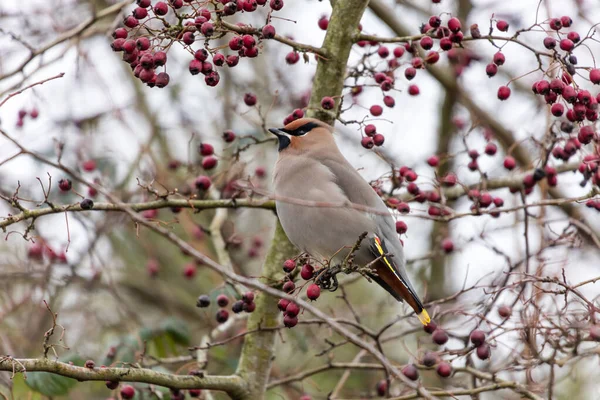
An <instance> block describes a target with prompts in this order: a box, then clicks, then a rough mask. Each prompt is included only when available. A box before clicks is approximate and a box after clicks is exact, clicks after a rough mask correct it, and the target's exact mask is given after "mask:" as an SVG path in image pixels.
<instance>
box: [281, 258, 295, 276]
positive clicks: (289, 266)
mask: <svg viewBox="0 0 600 400" xmlns="http://www.w3.org/2000/svg"><path fill="white" fill-rule="evenodd" d="M295 268H296V261H294V260H292V259H289V260H285V261H284V263H283V270H284V271H285V272H287V273H290V272H292V271H293V270H294V269H295Z"/></svg>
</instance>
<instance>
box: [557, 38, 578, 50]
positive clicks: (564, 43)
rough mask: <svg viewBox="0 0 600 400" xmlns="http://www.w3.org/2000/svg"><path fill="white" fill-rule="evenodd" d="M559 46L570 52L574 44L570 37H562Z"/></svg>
mask: <svg viewBox="0 0 600 400" xmlns="http://www.w3.org/2000/svg"><path fill="white" fill-rule="evenodd" d="M560 48H561V50H564V51H566V52H571V51H573V49H574V48H575V44H574V43H573V41H572V40H571V39H562V40H561V41H560Z"/></svg>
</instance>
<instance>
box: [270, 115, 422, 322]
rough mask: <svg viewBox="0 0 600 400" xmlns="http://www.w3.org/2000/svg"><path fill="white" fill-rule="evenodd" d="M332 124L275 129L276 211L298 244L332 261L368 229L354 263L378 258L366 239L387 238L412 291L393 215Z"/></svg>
mask: <svg viewBox="0 0 600 400" xmlns="http://www.w3.org/2000/svg"><path fill="white" fill-rule="evenodd" d="M303 127H305V128H303ZM330 129H331V128H330V127H329V126H327V125H325V124H323V123H321V122H319V121H316V120H311V119H302V120H298V121H294V122H293V123H292V124H290V125H288V126H286V127H285V128H282V129H279V130H275V129H274V130H271V131H272V132H273V133H275V134H277V135H278V137H279V138H280V153H279V159H278V160H277V164H276V167H275V174H274V178H273V183H274V191H275V196H276V207H277V214H278V216H279V220H280V221H281V224H282V227H283V229H284V230H285V232H286V234H287V235H288V237H289V239H290V241H291V242H292V243H294V245H296V246H297V247H298V248H299V249H300V250H302V251H305V252H307V253H309V254H311V255H312V256H313V257H315V258H318V259H321V260H324V259H329V258H331V257H333V256H334V254H336V253H337V255H336V256H335V257H334V259H333V262H334V263H335V262H340V261H341V260H342V259H343V258H344V257H345V255H346V254H347V253H348V251H349V250H350V248H351V247H352V245H353V244H354V243H355V242H356V241H357V239H358V237H359V236H360V235H361V234H362V233H363V232H367V233H368V236H367V239H365V240H364V241H363V244H361V246H360V247H359V249H358V251H357V252H356V253H355V262H356V263H357V264H359V265H366V264H368V263H370V262H371V261H373V260H374V259H376V258H377V256H376V255H374V253H373V250H372V249H371V248H370V246H369V245H368V243H365V241H367V240H371V241H373V240H374V237H375V236H376V237H378V238H379V239H381V242H382V243H384V246H385V247H386V249H387V252H389V253H390V254H391V255H393V257H391V258H390V260H391V264H392V266H393V269H395V274H396V275H399V276H398V278H401V279H396V280H398V281H399V282H400V281H402V283H403V284H404V286H406V289H408V291H409V292H411V293H413V294H414V293H415V292H414V289H413V288H412V285H411V284H410V281H409V279H408V277H407V274H406V271H405V268H404V266H405V261H404V251H403V248H402V245H401V243H400V241H399V238H398V235H397V233H396V229H395V221H394V218H393V217H392V216H391V214H390V213H389V211H388V209H387V207H386V205H385V204H384V202H383V200H382V199H381V198H380V197H379V196H378V195H377V193H376V192H375V191H374V190H373V188H372V187H371V186H370V185H369V184H368V183H367V182H366V181H365V180H364V179H363V178H362V177H361V176H360V174H359V173H358V172H357V171H356V170H355V169H354V168H353V167H352V165H351V164H350V163H349V162H348V161H347V160H346V158H344V156H343V155H342V153H341V152H340V150H339V149H338V147H337V145H336V144H335V141H334V139H333V135H332V133H331V131H330ZM282 140H283V141H284V143H283V144H282V143H281V141H282ZM282 145H283V148H282ZM293 199H300V200H302V201H310V202H318V203H353V204H356V205H359V206H366V207H368V208H369V209H373V210H376V212H365V211H362V210H358V209H355V208H351V207H324V206H319V207H312V206H306V205H301V204H297V203H294V201H293ZM340 250H342V251H340ZM382 265H383V263H382ZM388 265H389V264H388ZM392 266H390V267H389V268H387V267H385V268H382V271H381V272H382V273H383V274H386V273H388V274H389V270H391V269H392ZM384 269H385V270H384ZM386 270H387V272H386ZM377 272H378V275H379V270H377ZM393 272H394V271H392V273H393ZM375 278H376V280H377V282H378V283H379V284H380V285H381V286H383V287H384V288H385V289H386V290H388V291H389V292H390V293H391V294H392V295H394V297H396V298H397V299H398V300H401V299H402V298H403V297H405V296H404V295H401V293H399V291H398V290H394V288H392V287H390V282H389V279H387V277H385V278H386V279H385V281H384V279H383V278H384V277H383V276H382V277H375ZM386 286H387V287H386ZM392 286H394V285H392ZM404 291H406V290H404ZM414 296H415V297H416V295H414ZM407 300H412V299H407ZM416 302H417V303H418V304H419V306H418V307H417V308H420V310H417V309H415V311H417V312H418V313H419V312H420V311H421V310H422V306H420V300H418V297H417V298H416ZM413 303H414V302H413ZM409 304H411V301H409ZM411 305H413V304H411ZM413 308H415V307H414V306H413Z"/></svg>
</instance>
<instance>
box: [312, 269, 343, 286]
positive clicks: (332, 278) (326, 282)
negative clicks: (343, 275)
mask: <svg viewBox="0 0 600 400" xmlns="http://www.w3.org/2000/svg"><path fill="white" fill-rule="evenodd" d="M340 272H341V268H340V267H339V266H335V267H333V268H327V269H326V270H325V271H323V273H322V274H320V275H319V276H318V277H317V279H316V283H317V285H319V287H320V288H322V289H327V290H329V291H330V292H335V291H336V290H337V289H338V287H339V284H338V280H337V274H339V273H340Z"/></svg>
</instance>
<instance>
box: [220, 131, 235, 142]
mask: <svg viewBox="0 0 600 400" xmlns="http://www.w3.org/2000/svg"><path fill="white" fill-rule="evenodd" d="M223 140H224V141H225V142H227V143H231V142H233V141H234V140H235V133H234V132H233V131H225V132H223Z"/></svg>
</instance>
